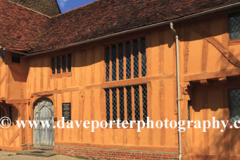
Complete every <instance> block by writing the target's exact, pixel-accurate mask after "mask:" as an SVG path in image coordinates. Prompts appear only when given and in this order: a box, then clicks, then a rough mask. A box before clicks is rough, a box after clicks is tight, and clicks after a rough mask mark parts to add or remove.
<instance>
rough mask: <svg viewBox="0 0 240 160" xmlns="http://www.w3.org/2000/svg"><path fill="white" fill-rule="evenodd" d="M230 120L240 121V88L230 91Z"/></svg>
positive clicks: (232, 121)
mask: <svg viewBox="0 0 240 160" xmlns="http://www.w3.org/2000/svg"><path fill="white" fill-rule="evenodd" d="M228 101H229V113H230V122H231V123H232V124H233V123H234V122H236V121H240V89H230V90H229V91H228Z"/></svg>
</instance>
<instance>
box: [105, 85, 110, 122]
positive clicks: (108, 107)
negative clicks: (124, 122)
mask: <svg viewBox="0 0 240 160" xmlns="http://www.w3.org/2000/svg"><path fill="white" fill-rule="evenodd" d="M105 96H106V97H105V98H106V121H107V122H108V123H109V121H110V95H109V89H106V90H105Z"/></svg>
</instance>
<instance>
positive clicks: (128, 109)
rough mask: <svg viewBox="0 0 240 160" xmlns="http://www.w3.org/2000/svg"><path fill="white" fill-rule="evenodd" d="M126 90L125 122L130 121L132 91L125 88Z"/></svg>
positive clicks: (129, 88)
mask: <svg viewBox="0 0 240 160" xmlns="http://www.w3.org/2000/svg"><path fill="white" fill-rule="evenodd" d="M126 89H127V120H128V121H132V91H131V87H126Z"/></svg>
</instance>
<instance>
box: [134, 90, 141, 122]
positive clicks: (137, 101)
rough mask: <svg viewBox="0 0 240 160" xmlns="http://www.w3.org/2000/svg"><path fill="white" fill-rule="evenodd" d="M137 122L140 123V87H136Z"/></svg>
mask: <svg viewBox="0 0 240 160" xmlns="http://www.w3.org/2000/svg"><path fill="white" fill-rule="evenodd" d="M134 109H135V121H140V105H139V86H134Z"/></svg>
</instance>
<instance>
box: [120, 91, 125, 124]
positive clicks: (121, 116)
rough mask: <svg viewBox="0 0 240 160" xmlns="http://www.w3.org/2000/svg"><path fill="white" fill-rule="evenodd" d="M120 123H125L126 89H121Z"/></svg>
mask: <svg viewBox="0 0 240 160" xmlns="http://www.w3.org/2000/svg"><path fill="white" fill-rule="evenodd" d="M119 108H120V121H121V122H122V121H124V88H119Z"/></svg>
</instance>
